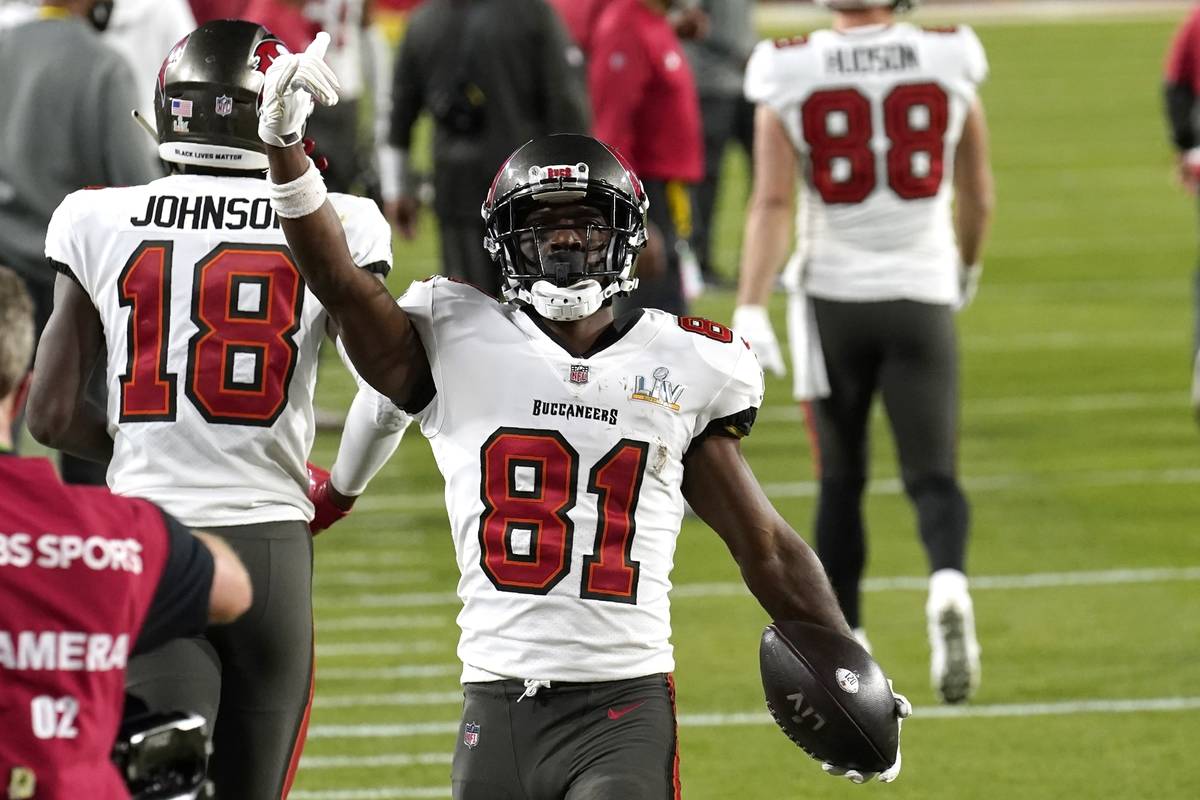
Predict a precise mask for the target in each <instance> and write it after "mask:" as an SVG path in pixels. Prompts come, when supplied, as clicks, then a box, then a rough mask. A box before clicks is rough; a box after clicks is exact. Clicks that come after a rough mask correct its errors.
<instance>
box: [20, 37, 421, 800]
mask: <svg viewBox="0 0 1200 800" xmlns="http://www.w3.org/2000/svg"><path fill="white" fill-rule="evenodd" d="M285 52H286V50H285V49H284V48H283V45H282V43H281V42H279V40H278V39H276V38H274V37H273V36H272V35H271V34H270V32H269V31H267V30H265V29H264V28H262V27H260V26H258V25H255V24H253V23H249V22H244V21H230V20H224V21H217V22H210V23H207V24H206V25H204V26H202V27H200V28H198V29H197V30H196V31H195V32H193V33H192V34H191V35H190V36H189V37H188V38H186V39H184V40H183V41H181V42H180V43H179V44H178V45H177V46H176V47H175V48H174V49H173V50H172V51H171V53H170V54H169V55H168V56H167V57H166V60H165V61H164V64H163V67H162V70H161V72H160V73H159V75H160V78H159V83H158V90H157V95H156V97H157V99H156V101H155V105H156V107H157V110H158V113H157V128H158V131H159V139H160V142H161V143H160V145H159V153H160V155H161V156H162V158H163V159H165V160H166V161H168V162H169V163H170V164H171V165H172V167H173V170H174V172H175V174H172V175H170V176H168V177H166V178H163V179H161V180H157V181H154V182H152V183H150V184H147V185H145V186H133V187H128V188H122V189H104V190H99V191H83V192H76V193H75V194H72V195H69V196H68V197H67V198H66V200H65V201H64V202H63V204H62V205H61V206H60V207H59V208H58V210H57V211H56V212H55V214H54V218H53V220H52V221H51V224H50V232H49V235H48V237H47V241H46V254H47V256H48V258H49V259H50V260H51V262H52V263H53V264H54V265H55V267H56V268H57V269H58V270H59V271H60V273H61V274H60V275H59V277H58V282H57V286H56V298H55V308H54V314H53V316H52V317H51V320H50V324H49V325H48V326H47V328H46V333H45V336H44V337H43V339H42V344H41V347H40V348H39V349H38V355H37V364H36V367H37V368H36V370H35V377H34V383H33V388H32V392H31V402H30V415H29V423H30V428H31V430H32V431H33V433H34V435H35V436H37V437H38V439H39V440H41V441H42V442H44V443H46V444H49V445H52V446H55V447H61V448H64V449H67V450H70V451H72V452H75V453H77V454H79V455H81V456H85V457H95V458H104V457H107V456H109V455H110V454H111V455H112V463H111V466H110V468H109V484H110V485H111V487H112V489H113V491H115V492H116V493H118V494H122V495H131V496H135V497H142V498H145V499H148V500H151V501H153V502H156V503H157V504H159V505H161V506H162V507H163V508H164V509H165V510H166V511H168V512H169V513H171V514H172V515H174V516H175V517H177V518H178V519H180V520H181V521H182V522H183V523H184V524H186V525H190V526H193V527H202V528H204V529H205V530H208V531H211V532H212V533H214V534H217V535H219V536H221V537H222V538H224V539H226V540H227V541H228V542H229V543H230V544H231V545H232V546H233V548H234V549H235V550H236V551H237V552H238V554H239V555H240V556H241V558H242V560H243V561H244V562H245V563H246V566H247V569H248V570H249V572H250V576H251V580H252V581H253V583H254V594H255V603H254V608H253V609H252V611H251V612H250V613H249V614H247V615H246V616H245V618H243V619H242V620H241V621H239V622H238V623H237V624H235V625H231V626H229V627H227V628H223V629H219V630H215V631H212V632H211V633H210V634H209V635H208V636H207V637H204V638H195V639H189V640H176V641H175V642H172V643H169V644H168V645H167V646H166V647H163V648H160V649H159V650H156V651H154V652H153V653H149V654H147V655H146V656H143V657H141V658H139V659H135V660H134V662H133V663H131V664H130V670H129V691H130V693H131V694H133V695H135V696H137V697H139V698H140V699H141V700H143V701H144V702H145V703H146V705H147V706H148V707H149V708H150V709H152V710H166V709H172V708H187V709H193V710H196V711H198V712H199V713H201V714H203V715H204V716H206V717H207V718H210V719H211V718H214V717H215V718H216V726H215V730H214V731H213V745H214V752H213V756H212V759H211V762H210V776H211V778H212V780H213V782H214V785H215V787H216V791H217V796H218V797H220V798H222V800H232V799H236V798H243V797H244V798H248V799H250V798H252V799H253V800H262V798H268V797H280V796H281V795H284V794H286V792H287V788H288V787H289V786H290V784H291V780H292V777H293V775H294V773H295V769H296V765H297V763H298V761H299V755H300V750H301V747H302V745H303V742H304V735H305V730H306V725H307V720H308V708H309V703H310V700H311V696H312V667H313V629H312V587H311V582H312V537H311V535H310V525H309V524H308V523H309V521H310V520H312V525H311V532H312V533H316V532H317V531H319V530H321V529H322V528H323V527H326V526H328V525H330V524H332V523H333V522H334V521H336V520H337V519H338V518H340V516H343V515H344V513H345V511H346V510H348V508H349V507H350V506H351V505H352V504H353V502H354V498H355V496H357V495H358V494H359V493H361V492H362V491H363V489H364V488H365V486H366V484H367V481H368V480H369V479H370V478H371V477H372V476H373V475H374V474H375V472H376V471H377V470H378V469H379V468H380V467H381V466H382V465H383V463H384V461H386V459H387V458H388V457H389V456H390V455H391V453H392V452H393V451H394V450H395V448H396V445H397V443H398V442H399V440H400V436H401V435H402V434H403V431H404V427H405V426H406V425H407V422H408V420H407V417H405V416H404V415H403V414H401V413H400V412H399V411H397V410H396V409H395V408H394V407H393V406H391V404H390V403H388V402H387V401H386V400H384V399H383V398H381V397H379V395H377V394H376V393H374V392H373V391H371V390H370V389H363V390H361V391H360V392H359V394H358V396H357V397H355V399H354V402H353V404H352V405H351V408H350V412H349V416H348V418H347V422H346V430H345V431H344V433H343V435H342V442H341V447H340V450H339V453H338V458H337V461H336V463H335V464H334V467H333V471H332V477H331V478H326V477H325V476H324V474H323V473H321V472H314V478H313V480H312V486H311V492H310V478H309V472H308V471H306V468H305V458H306V456H307V454H308V452H309V450H310V449H311V447H312V442H313V436H314V428H313V407H312V398H313V389H314V384H315V379H316V378H315V373H316V367H317V355H318V348H319V347H320V345H321V342H322V340H323V339H324V337H325V336H326V332H327V329H329V330H330V331H331V332H332V331H333V328H332V326H331V325H330V324H329V318H328V315H327V314H326V313H325V310H324V309H323V308H322V307H321V304H320V302H319V301H318V300H317V298H316V297H315V296H313V295H312V294H311V292H309V291H308V289H307V288H306V287H305V284H304V281H303V279H302V278H301V276H300V274H299V272H297V270H296V266H295V263H294V261H293V258H292V256H291V253H290V252H289V250H288V248H287V245H286V243H285V242H284V238H283V233H282V231H281V230H280V228H279V223H278V220H277V219H276V217H275V215H274V213H273V212H272V211H271V207H270V201H269V198H268V195H267V192H268V189H269V184H268V183H267V181H265V180H264V170H265V168H266V154H265V152H264V150H265V147H264V146H263V144H262V143H261V142H260V141H259V140H258V135H257V125H258V122H257V117H256V114H255V104H256V102H257V99H258V90H259V87H260V86H261V83H262V79H263V72H264V71H265V70H266V69H267V67H268V66H269V65H270V63H271V62H272V60H273V59H274V58H276V57H278V56H279V55H280V54H282V53H285ZM333 202H335V203H336V204H337V207H338V208H339V209H340V210H341V213H342V214H343V215H344V217H345V219H346V225H347V228H348V236H349V241H350V247H351V248H352V251H353V260H354V262H355V264H357V265H358V268H360V269H362V270H363V272H364V275H368V276H369V277H370V279H371V280H372V281H376V282H379V281H380V276H382V275H386V274H387V272H388V270H389V269H390V267H391V261H392V248H391V231H390V229H389V228H388V225H387V222H386V221H385V220H384V219H383V216H382V214H380V212H379V210H378V208H377V207H376V206H375V205H374V204H373V203H372V202H371V201H369V200H366V199H363V198H354V197H348V196H346V195H333ZM104 339H107V341H108V343H109V347H110V352H109V353H108V360H107V364H106V365H104V364H101V365H100V367H101V369H102V370H103V371H104V372H105V374H106V375H107V380H108V387H109V402H108V408H107V414H106V415H97V414H90V413H86V412H83V413H81V412H80V406H79V404H78V397H79V390H80V376H81V375H83V374H86V372H87V370H89V369H91V368H92V367H93V366H94V364H95V362H96V360H97V358H98V356H99V353H100V351H101V348H100V342H101V341H102V340H104ZM105 366H107V369H106V370H104V367H105ZM218 707H219V713H217V711H218Z"/></svg>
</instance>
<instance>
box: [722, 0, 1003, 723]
mask: <svg viewBox="0 0 1200 800" xmlns="http://www.w3.org/2000/svg"><path fill="white" fill-rule="evenodd" d="M822 5H825V6H829V7H830V8H831V9H832V10H833V12H834V19H833V27H832V29H831V30H820V31H817V32H815V33H813V34H812V35H811V36H807V37H803V36H801V37H795V38H792V39H782V40H776V41H773V42H772V41H767V42H762V43H760V44H759V45H758V47H757V48H756V49H755V51H754V54H753V56H752V57H751V59H750V63H749V65H748V68H747V72H746V95H747V97H748V98H749V99H750V100H752V101H754V102H755V103H756V104H757V106H758V108H757V114H756V134H755V156H754V164H755V167H754V194H753V198H752V201H751V204H750V208H749V211H748V216H747V220H746V234H745V244H744V249H743V254H742V267H741V280H740V286H739V291H738V303H739V306H738V308H737V310H736V311H735V316H734V324H733V327H734V329H735V330H737V331H738V332H739V333H740V334H742V335H743V336H745V337H747V339H748V340H749V341H750V342H751V343H752V344H753V346H754V348H755V350H756V352H758V353H759V356H760V357H761V358H763V360H764V362H765V363H767V364H768V365H771V366H772V367H773V368H774V369H775V370H776V371H777V372H779V373H780V374H782V372H783V362H782V358H781V356H780V352H779V345H778V344H777V343H776V340H775V335H774V333H773V331H772V328H771V324H770V321H769V320H768V318H767V314H766V302H767V300H768V297H769V295H770V292H771V288H772V286H773V285H774V282H775V279H776V275H777V274H778V272H779V269H780V267H781V266H782V265H783V262H784V261H785V260H786V257H787V253H788V250H789V249H791V246H792V242H791V238H790V234H789V230H790V223H791V221H792V218H793V216H795V217H796V219H797V236H796V249H795V252H794V253H793V254H792V257H791V261H790V263H789V267H788V269H787V271H786V273H785V279H784V282H785V285H787V286H788V288H789V289H790V292H791V297H790V301H789V309H788V327H789V333H790V336H791V350H792V359H793V366H794V373H795V374H794V388H795V395H796V398H797V399H798V400H801V401H805V407H804V408H805V414H806V417H807V419H808V421H809V424H810V425H812V426H815V429H816V435H815V444H816V453H815V456H816V461H817V471H818V474H819V477H820V497H819V500H818V503H817V512H816V523H815V527H816V539H817V552H818V553H819V555H820V557H821V561H822V562H823V563H824V565H825V569H826V571H827V572H828V574H829V576H830V579H831V580H832V582H833V587H834V589H835V590H836V592H837V595H838V600H839V601H840V603H841V606H842V611H843V612H845V614H846V618H847V619H848V620H849V622H850V624H851V625H852V626H853V627H854V628H855V630H856V634H857V635H858V636H859V638H860V639H861V640H862V641H864V642H865V641H866V637H865V634H864V633H863V631H862V625H863V622H862V617H861V613H860V610H859V601H860V589H859V583H860V580H861V577H862V571H863V567H864V565H865V562H866V541H865V540H866V534H865V531H864V527H863V518H862V499H863V492H864V489H865V486H866V481H867V464H868V457H867V442H868V436H867V432H868V422H869V416H870V410H871V405H872V402H873V400H874V396H875V394H876V393H877V392H878V393H880V394H882V396H883V402H884V406H885V408H886V409H887V413H888V418H889V420H890V422H891V427H892V432H893V434H894V436H895V440H896V447H897V450H898V453H899V459H900V471H901V477H902V479H903V482H904V488H905V491H906V492H907V494H908V496H909V498H910V499H911V500H912V502H913V504H914V506H915V508H916V512H917V522H918V528H919V530H920V535H921V540H922V542H923V543H924V546H925V550H926V553H927V555H928V558H929V564H930V572H931V577H930V590H929V598H928V602H927V604H926V615H927V623H928V634H929V638H930V645H931V648H932V655H931V668H930V670H931V679H932V682H933V686H934V688H935V690H936V691H937V693H938V695H939V696H940V697H941V698H942V699H943V700H945V701H946V702H952V703H954V702H961V701H964V700H966V699H967V698H968V697H969V696H970V694H971V693H972V691H974V689H975V687H976V685H977V684H978V681H979V645H978V643H977V641H976V638H975V630H974V615H973V609H972V604H971V598H970V595H969V593H968V591H967V579H966V577H965V574H964V567H965V560H966V542H967V522H968V509H967V501H966V498H965V497H964V495H963V492H962V489H961V487H960V485H959V481H958V454H957V437H958V355H957V343H956V341H957V337H956V332H955V327H954V311H955V310H957V309H961V308H962V307H964V306H965V305H966V304H967V303H969V302H970V300H971V297H972V295H973V294H974V291H975V287H976V285H977V282H978V280H979V275H980V269H981V268H980V257H981V251H982V245H983V238H984V233H985V232H986V229H987V224H988V220H989V217H990V214H991V208H992V203H993V200H992V177H991V172H990V168H989V166H988V155H987V126H986V123H985V121H984V116H983V107H982V105H981V103H980V100H979V97H978V94H977V90H978V87H979V84H980V83H981V82H982V81H983V80H984V78H985V77H986V75H987V60H986V57H985V55H984V51H983V47H982V46H981V45H980V43H979V40H978V39H977V38H976V36H975V34H974V32H973V31H971V29H970V28H967V27H955V28H941V29H928V30H925V29H921V28H918V27H915V26H913V25H910V24H907V23H900V22H897V21H896V19H895V11H896V10H897V9H900V8H901V7H904V8H907V7H909V6H911V5H913V3H912V2H908V0H823V2H822ZM798 176H800V177H802V178H803V182H802V184H801V189H800V200H799V206H800V208H799V213H798V214H794V213H793V206H794V204H795V202H796V201H795V193H796V189H795V187H796V182H797V177H798ZM952 201H953V202H952ZM807 401H812V402H811V403H810V402H807Z"/></svg>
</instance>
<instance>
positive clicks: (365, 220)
mask: <svg viewBox="0 0 1200 800" xmlns="http://www.w3.org/2000/svg"><path fill="white" fill-rule="evenodd" d="M329 199H330V202H331V203H333V208H334V210H335V211H336V212H337V215H338V219H339V220H341V223H342V227H343V228H344V229H345V231H346V245H347V246H348V247H349V248H350V257H351V258H352V259H353V260H354V263H355V264H357V265H358V266H359V267H362V268H363V269H367V270H370V271H371V272H374V273H376V274H379V275H383V276H387V274H388V273H389V272H391V269H392V228H391V226H390V225H388V221H387V219H385V218H384V216H383V214H382V213H380V211H379V206H377V205H375V202H374V201H373V200H370V199H368V198H366V197H354V196H352V195H348V194H330V195H329Z"/></svg>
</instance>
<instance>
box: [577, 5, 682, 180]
mask: <svg viewBox="0 0 1200 800" xmlns="http://www.w3.org/2000/svg"><path fill="white" fill-rule="evenodd" d="M588 91H589V92H590V93H591V96H592V112H593V115H594V116H595V125H594V128H595V130H594V133H595V135H596V138H597V139H600V140H601V141H604V142H607V143H608V144H610V145H612V146H613V147H615V148H616V149H617V151H618V152H620V153H621V155H623V156H625V158H626V159H627V160H628V161H629V163H630V164H631V165H632V166H633V170H634V172H636V173H637V175H638V177H639V178H641V179H642V180H644V181H648V180H653V181H672V180H677V181H686V182H694V181H698V180H700V179H702V178H703V177H704V129H703V127H702V125H701V122H700V97H699V95H698V94H697V93H696V82H695V79H694V78H693V77H692V69H691V67H690V66H689V65H688V61H687V58H686V57H685V56H684V54H683V47H682V46H680V44H679V37H677V36H676V35H675V30H674V29H673V28H672V27H671V22H670V20H668V19H667V18H666V17H665V16H663V15H662V14H659V13H656V12H655V11H652V10H651V9H650V8H647V7H646V6H645V5H644V4H643V3H642V2H641V0H612V2H611V3H609V4H608V5H607V7H606V8H605V9H604V10H603V11H602V12H601V13H600V15H599V17H598V18H597V20H596V28H595V30H593V31H592V32H591V37H590V39H589V51H588Z"/></svg>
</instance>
